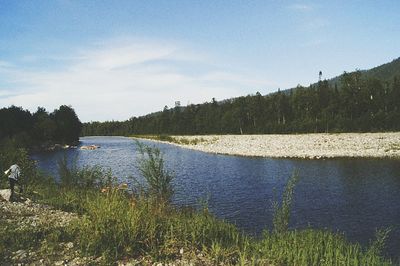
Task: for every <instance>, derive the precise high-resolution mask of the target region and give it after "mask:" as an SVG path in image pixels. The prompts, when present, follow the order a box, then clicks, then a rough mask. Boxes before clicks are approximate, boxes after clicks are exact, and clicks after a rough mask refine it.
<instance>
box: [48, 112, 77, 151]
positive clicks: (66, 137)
mask: <svg viewBox="0 0 400 266" xmlns="http://www.w3.org/2000/svg"><path fill="white" fill-rule="evenodd" d="M52 117H53V118H54V121H55V123H56V132H55V140H56V141H60V142H61V143H68V144H73V143H76V142H77V141H79V135H80V132H81V129H82V123H81V121H80V120H79V118H78V116H77V115H76V113H75V111H74V109H72V107H70V106H66V105H62V106H60V108H59V109H56V110H54V112H53V113H52Z"/></svg>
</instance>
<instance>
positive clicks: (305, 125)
mask: <svg viewBox="0 0 400 266" xmlns="http://www.w3.org/2000/svg"><path fill="white" fill-rule="evenodd" d="M339 84H341V85H339V86H340V87H339V86H338V85H337V84H333V85H331V84H329V82H328V81H327V80H324V81H320V82H318V83H317V84H314V85H310V86H309V87H302V86H298V87H297V88H295V89H291V90H288V91H278V92H275V93H271V94H268V95H266V96H262V95H261V94H260V93H258V92H257V93H256V94H255V95H248V96H245V97H239V98H234V99H230V100H224V101H221V102H217V101H216V100H215V99H213V100H212V101H211V102H207V103H204V104H198V105H189V106H186V107H175V108H168V107H165V108H164V110H163V111H162V112H158V113H154V114H150V115H146V116H142V117H133V118H131V119H129V120H128V121H124V122H117V121H112V122H104V123H100V122H92V123H86V124H84V126H83V131H82V133H83V135H132V134H178V135H185V134H187V135H191V134H264V133H308V132H373V131H392V130H393V131H396V130H400V78H398V77H395V78H393V79H392V80H389V81H382V80H378V79H376V78H363V77H362V73H361V72H360V71H356V72H352V73H346V72H345V73H344V74H343V75H342V76H341V78H340V82H339Z"/></svg>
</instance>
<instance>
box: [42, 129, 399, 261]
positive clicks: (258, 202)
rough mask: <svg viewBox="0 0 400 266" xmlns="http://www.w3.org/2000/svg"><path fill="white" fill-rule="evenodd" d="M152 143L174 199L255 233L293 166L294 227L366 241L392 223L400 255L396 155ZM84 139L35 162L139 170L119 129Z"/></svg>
mask: <svg viewBox="0 0 400 266" xmlns="http://www.w3.org/2000/svg"><path fill="white" fill-rule="evenodd" d="M144 143H146V144H150V145H156V146H157V147H159V148H160V149H161V151H162V152H163V153H164V157H165V159H166V163H167V167H168V168H169V169H170V170H171V171H173V172H174V173H175V176H176V178H175V180H174V185H175V196H174V204H177V205H191V206H200V205H201V202H204V201H206V202H207V204H208V207H209V210H210V211H211V212H212V213H214V214H215V215H216V216H217V217H219V218H223V219H226V220H228V221H230V222H232V223H235V224H236V225H237V226H238V227H239V228H242V229H243V230H244V231H246V232H247V233H250V234H254V235H260V234H261V232H262V230H263V229H271V228H272V207H271V201H272V200H273V198H274V195H277V197H279V196H280V195H281V194H282V191H283V188H284V186H285V184H286V181H287V179H288V178H289V177H290V176H291V175H292V173H293V172H294V171H295V170H297V171H298V172H299V175H300V181H299V183H298V185H297V186H296V188H295V195H294V202H293V209H292V217H291V223H290V226H291V227H292V228H307V227H309V226H310V227H312V228H328V229H330V230H332V231H335V232H336V231H338V232H343V233H344V234H345V235H346V237H347V238H348V239H349V240H350V241H358V242H360V243H362V244H363V245H364V246H367V245H368V243H369V241H370V240H372V239H373V237H374V234H375V231H376V229H379V228H385V227H392V228H393V229H392V232H391V235H390V238H389V240H388V242H387V250H386V252H387V253H388V255H390V256H391V257H392V258H398V257H399V256H400V160H373V159H351V160H349V159H333V160H293V159H266V158H246V157H236V156H226V155H214V154H207V153H203V152H197V151H192V150H188V149H182V148H178V147H175V146H173V145H168V144H159V143H157V144H155V143H153V142H148V141H144ZM81 144H82V145H90V144H95V145H99V146H101V148H100V149H98V150H93V151H82V150H79V149H70V150H66V151H59V152H48V153H42V154H36V155H35V156H34V158H35V159H36V160H38V165H39V167H40V168H41V169H43V170H45V171H47V172H49V173H50V174H53V175H57V169H56V168H57V163H56V162H57V159H58V158H59V157H60V156H63V154H67V155H68V156H69V157H70V158H72V157H76V158H77V160H78V164H79V165H101V166H103V167H105V168H111V170H112V173H113V174H114V176H116V177H118V178H119V179H120V180H121V181H122V182H125V181H128V182H129V176H136V177H138V173H137V171H136V168H135V161H136V158H137V156H138V153H137V149H136V145H135V142H134V141H133V140H131V139H128V138H122V137H86V138H82V139H81Z"/></svg>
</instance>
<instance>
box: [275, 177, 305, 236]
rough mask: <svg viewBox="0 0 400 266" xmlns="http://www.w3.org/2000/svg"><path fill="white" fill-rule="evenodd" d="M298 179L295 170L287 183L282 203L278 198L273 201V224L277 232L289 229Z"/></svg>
mask: <svg viewBox="0 0 400 266" xmlns="http://www.w3.org/2000/svg"><path fill="white" fill-rule="evenodd" d="M298 180H299V175H298V173H297V172H294V173H293V175H292V176H291V177H290V178H289V180H288V182H287V184H286V187H285V190H284V192H283V195H282V202H281V204H279V203H278V202H277V201H276V200H275V201H274V202H273V203H272V204H273V208H274V218H273V225H274V231H275V232H276V233H283V232H286V231H287V230H288V226H289V219H290V210H291V207H292V201H293V192H294V188H295V186H296V184H297V182H298Z"/></svg>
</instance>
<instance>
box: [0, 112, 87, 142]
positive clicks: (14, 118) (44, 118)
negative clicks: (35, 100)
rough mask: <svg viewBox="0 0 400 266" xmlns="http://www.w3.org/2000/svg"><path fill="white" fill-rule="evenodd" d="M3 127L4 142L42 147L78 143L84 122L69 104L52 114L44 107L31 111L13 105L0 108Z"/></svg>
mask: <svg viewBox="0 0 400 266" xmlns="http://www.w3.org/2000/svg"><path fill="white" fill-rule="evenodd" d="M0 128H1V130H0V145H8V144H9V143H12V145H13V146H14V147H17V148H37V149H39V148H40V147H42V146H49V145H51V144H54V143H59V144H75V143H76V142H78V141H79V135H80V131H81V128H82V124H81V122H80V121H79V119H78V117H77V115H76V114H75V111H74V109H72V108H71V107H69V106H65V105H62V106H60V108H59V109H56V110H54V112H53V113H51V114H49V113H48V112H47V111H46V110H45V109H44V108H41V107H39V108H38V109H37V111H36V112H35V113H33V114H31V113H30V112H29V111H28V110H23V109H22V108H21V107H15V106H11V107H8V108H1V109H0Z"/></svg>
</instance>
